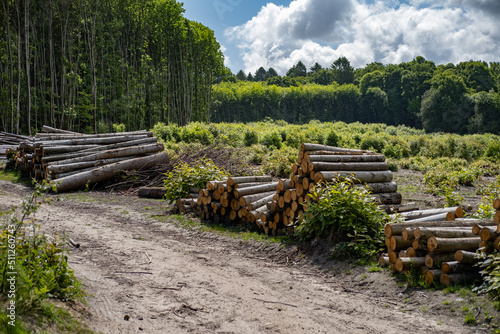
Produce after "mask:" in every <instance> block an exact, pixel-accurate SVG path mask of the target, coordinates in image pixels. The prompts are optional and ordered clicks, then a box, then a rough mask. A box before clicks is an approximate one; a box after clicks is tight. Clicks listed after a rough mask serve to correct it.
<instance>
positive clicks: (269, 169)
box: [260, 146, 297, 177]
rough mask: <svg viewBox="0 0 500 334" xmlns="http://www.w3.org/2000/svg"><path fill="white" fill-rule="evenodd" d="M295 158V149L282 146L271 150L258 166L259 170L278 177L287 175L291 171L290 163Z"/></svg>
mask: <svg viewBox="0 0 500 334" xmlns="http://www.w3.org/2000/svg"><path fill="white" fill-rule="evenodd" d="M296 159H297V151H296V150H295V149H293V148H291V147H288V146H283V147H282V148H281V149H280V150H273V151H272V152H271V154H270V155H269V157H266V158H265V159H264V161H263V162H262V165H261V166H260V169H261V172H262V173H264V174H271V175H274V176H278V177H288V176H289V175H290V173H291V172H292V165H293V163H294V162H295V160H296Z"/></svg>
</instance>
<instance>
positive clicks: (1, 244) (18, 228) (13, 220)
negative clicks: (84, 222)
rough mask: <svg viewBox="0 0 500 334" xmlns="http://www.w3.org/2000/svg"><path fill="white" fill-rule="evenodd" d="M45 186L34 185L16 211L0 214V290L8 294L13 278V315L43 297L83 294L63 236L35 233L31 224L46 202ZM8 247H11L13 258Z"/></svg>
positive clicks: (71, 296) (47, 186)
mask: <svg viewBox="0 0 500 334" xmlns="http://www.w3.org/2000/svg"><path fill="white" fill-rule="evenodd" d="M49 187H50V186H49V185H47V184H42V185H35V190H34V192H33V194H32V195H31V196H30V197H29V198H27V199H26V200H24V201H23V203H22V207H21V209H20V213H19V212H18V211H16V208H13V209H11V210H10V211H8V212H2V213H1V214H0V216H2V217H3V221H2V224H1V226H0V232H1V234H0V284H1V286H0V293H1V294H2V295H4V296H7V295H9V294H10V293H11V290H10V283H9V280H12V279H13V278H14V279H15V287H16V289H15V301H16V313H17V315H22V314H26V313H27V312H28V311H30V310H32V309H34V308H37V307H39V306H40V305H41V303H42V302H43V301H44V300H46V299H47V298H58V299H60V300H69V299H79V298H82V297H83V296H84V292H83V290H82V289H81V287H80V282H79V281H78V280H77V279H76V278H75V277H74V274H73V271H72V270H71V269H69V266H68V262H67V260H68V258H67V255H66V254H67V249H66V248H65V245H66V244H67V242H66V240H65V237H64V236H59V235H57V234H56V235H55V236H54V237H51V236H48V235H46V234H42V233H39V232H38V229H39V227H38V226H37V225H36V224H35V218H34V214H35V213H36V212H37V210H38V209H39V207H40V206H41V205H42V204H43V203H48V201H47V200H46V199H45V198H44V197H43V192H44V191H46V190H47V189H49ZM19 217H21V218H19ZM13 238H14V239H13ZM12 240H15V242H14V243H13V242H12ZM12 245H14V248H12ZM9 250H10V251H12V250H15V256H14V257H12V256H11V255H12V252H9ZM12 272H15V273H16V274H14V275H13V274H11V273H12Z"/></svg>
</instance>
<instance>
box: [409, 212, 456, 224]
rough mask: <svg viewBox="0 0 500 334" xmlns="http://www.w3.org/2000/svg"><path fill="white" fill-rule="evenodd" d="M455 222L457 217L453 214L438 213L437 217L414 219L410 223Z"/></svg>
mask: <svg viewBox="0 0 500 334" xmlns="http://www.w3.org/2000/svg"><path fill="white" fill-rule="evenodd" d="M453 220H455V215H454V214H453V213H451V212H445V213H438V214H436V215H432V216H427V217H422V218H417V219H412V220H410V221H409V222H412V223H424V222H440V221H453Z"/></svg>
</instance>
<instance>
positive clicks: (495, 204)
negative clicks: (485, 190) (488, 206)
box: [493, 198, 500, 210]
mask: <svg viewBox="0 0 500 334" xmlns="http://www.w3.org/2000/svg"><path fill="white" fill-rule="evenodd" d="M493 207H494V208H495V209H497V210H500V198H495V200H494V201H493Z"/></svg>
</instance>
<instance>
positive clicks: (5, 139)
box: [0, 132, 31, 161]
mask: <svg viewBox="0 0 500 334" xmlns="http://www.w3.org/2000/svg"><path fill="white" fill-rule="evenodd" d="M30 139H31V138H30V137H27V136H21V135H15V134H12V133H8V132H0V161H9V159H8V156H10V155H11V154H15V152H16V150H17V147H18V146H19V144H20V143H21V142H23V141H26V140H30Z"/></svg>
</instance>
